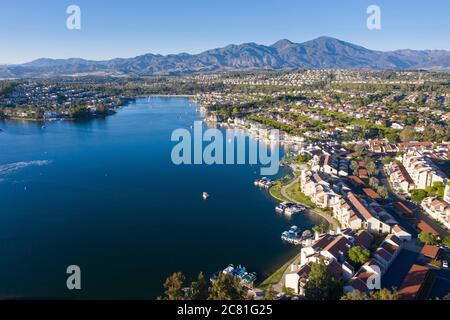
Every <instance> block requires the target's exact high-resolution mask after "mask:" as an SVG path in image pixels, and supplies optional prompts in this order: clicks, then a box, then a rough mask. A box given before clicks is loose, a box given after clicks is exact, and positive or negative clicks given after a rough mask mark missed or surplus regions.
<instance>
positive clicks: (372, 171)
mask: <svg viewBox="0 0 450 320" xmlns="http://www.w3.org/2000/svg"><path fill="white" fill-rule="evenodd" d="M366 169H367V173H368V174H369V176H374V175H376V174H377V172H378V170H377V165H376V164H375V162H374V161H372V160H371V161H369V162H368V163H367V165H366Z"/></svg>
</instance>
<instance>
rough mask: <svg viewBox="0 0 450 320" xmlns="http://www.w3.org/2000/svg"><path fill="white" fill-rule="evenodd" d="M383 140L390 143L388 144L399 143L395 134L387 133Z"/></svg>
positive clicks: (398, 138)
mask: <svg viewBox="0 0 450 320" xmlns="http://www.w3.org/2000/svg"><path fill="white" fill-rule="evenodd" d="M385 138H386V139H387V140H388V141H389V142H390V143H399V142H400V137H399V135H398V134H396V133H393V132H391V133H388V134H386V136H385Z"/></svg>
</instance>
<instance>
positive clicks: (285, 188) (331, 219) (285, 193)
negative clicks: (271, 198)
mask: <svg viewBox="0 0 450 320" xmlns="http://www.w3.org/2000/svg"><path fill="white" fill-rule="evenodd" d="M299 179H300V177H296V178H295V179H293V180H292V181H291V182H289V183H288V184H287V185H285V186H283V187H281V195H282V196H283V197H284V198H286V199H288V200H289V201H290V202H293V203H297V204H301V205H302V206H305V207H306V208H308V211H309V212H311V213H314V214H317V215H319V216H321V217H322V218H324V219H325V220H327V221H328V223H329V224H330V225H331V226H333V229H334V230H336V229H337V228H338V227H339V226H338V224H337V223H336V221H334V219H333V218H331V217H330V216H329V215H328V214H326V213H325V212H323V211H322V210H319V209H316V208H311V207H310V206H308V205H307V204H305V203H301V202H298V201H296V200H295V199H292V198H291V197H290V196H289V195H288V193H287V189H288V188H290V187H292V186H293V185H294V184H296V183H297V182H298V181H299Z"/></svg>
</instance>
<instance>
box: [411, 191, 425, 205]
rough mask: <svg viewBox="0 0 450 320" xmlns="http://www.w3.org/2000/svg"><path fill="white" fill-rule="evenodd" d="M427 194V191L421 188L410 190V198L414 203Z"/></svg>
mask: <svg viewBox="0 0 450 320" xmlns="http://www.w3.org/2000/svg"><path fill="white" fill-rule="evenodd" d="M427 196H428V193H427V192H426V191H425V190H423V189H414V190H411V200H412V201H413V202H415V203H421V202H422V200H423V199H425V198H426V197H427Z"/></svg>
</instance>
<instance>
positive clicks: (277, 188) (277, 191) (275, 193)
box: [269, 181, 288, 202]
mask: <svg viewBox="0 0 450 320" xmlns="http://www.w3.org/2000/svg"><path fill="white" fill-rule="evenodd" d="M281 187H282V183H281V182H279V181H277V182H276V185H274V186H273V187H272V188H270V190H269V192H270V195H271V196H272V197H274V198H275V199H277V200H279V201H281V202H287V201H288V200H287V199H285V198H284V197H283V195H282V194H281Z"/></svg>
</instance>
